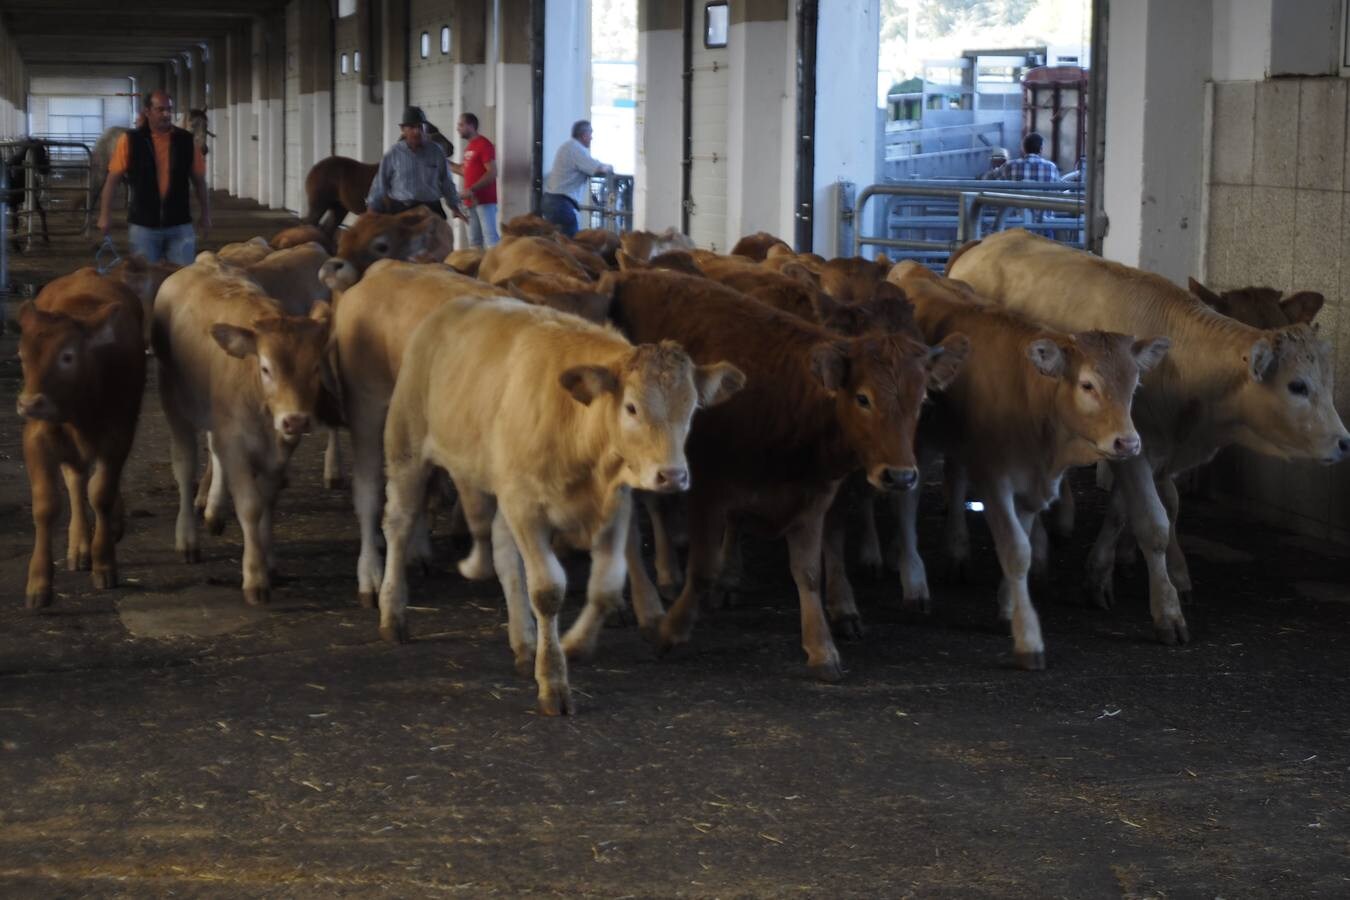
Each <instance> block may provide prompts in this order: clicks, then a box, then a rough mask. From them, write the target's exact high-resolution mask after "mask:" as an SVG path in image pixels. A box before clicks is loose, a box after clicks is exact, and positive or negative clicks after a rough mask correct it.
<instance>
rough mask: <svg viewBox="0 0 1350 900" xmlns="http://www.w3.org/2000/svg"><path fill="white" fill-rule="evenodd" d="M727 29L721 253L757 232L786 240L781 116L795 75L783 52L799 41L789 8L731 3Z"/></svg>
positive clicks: (788, 200) (764, 1) (788, 201)
mask: <svg viewBox="0 0 1350 900" xmlns="http://www.w3.org/2000/svg"><path fill="white" fill-rule="evenodd" d="M730 22H731V27H730V29H729V30H728V33H727V50H728V52H729V54H730V68H731V71H730V84H729V94H728V96H727V238H726V241H727V242H726V244H725V246H727V247H732V246H734V245H735V243H736V241H737V240H738V239H739V238H740V237H741V236H742V235H746V234H751V233H753V232H756V231H769V232H774V233H777V234H779V235H784V234H788V235H789V237H788V239H789V240H790V239H791V238H790V231H791V222H792V205H793V197H792V194H791V193H788V194H786V195H784V194H783V193H782V180H781V178H780V174H781V171H782V169H783V167H784V166H785V165H786V166H787V167H788V168H791V167H792V159H793V157H792V156H788V157H786V158H784V156H783V149H784V147H783V123H784V118H785V116H786V115H787V113H788V112H789V111H788V110H785V109H784V107H785V105H786V104H785V100H786V94H785V89H786V87H787V82H788V78H789V77H792V78H794V79H795V74H796V73H795V72H793V73H791V76H790V75H789V71H788V68H787V54H786V53H785V51H784V47H785V46H787V45H789V44H795V42H796V34H795V33H794V32H791V31H790V30H789V28H788V2H787V0H757V2H750V0H746V2H741V3H734V4H732V6H731V15H730ZM875 80H876V79H875V76H874V77H873V81H874V82H875ZM785 215H786V219H787V224H788V227H787V229H786V230H785V229H784V216H785Z"/></svg>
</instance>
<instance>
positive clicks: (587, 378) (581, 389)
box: [558, 366, 619, 406]
mask: <svg viewBox="0 0 1350 900" xmlns="http://www.w3.org/2000/svg"><path fill="white" fill-rule="evenodd" d="M558 383H559V384H561V385H562V386H563V390H565V391H567V392H568V393H569V394H571V395H572V398H573V399H574V400H576V401H577V402H578V403H580V404H581V405H583V406H590V404H591V401H592V400H594V399H595V398H597V397H599V396H601V395H603V394H605V393H614V394H617V393H618V392H619V378H618V376H617V375H615V374H614V373H613V372H612V371H610V370H609V369H607V368H605V367H604V366H573V367H572V368H570V369H568V370H567V371H566V372H563V373H562V375H560V376H558Z"/></svg>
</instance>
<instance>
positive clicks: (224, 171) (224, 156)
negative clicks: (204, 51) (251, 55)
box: [206, 38, 234, 189]
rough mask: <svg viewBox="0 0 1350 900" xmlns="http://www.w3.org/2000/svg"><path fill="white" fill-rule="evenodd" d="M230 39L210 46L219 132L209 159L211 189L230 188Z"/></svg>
mask: <svg viewBox="0 0 1350 900" xmlns="http://www.w3.org/2000/svg"><path fill="white" fill-rule="evenodd" d="M229 50H230V48H229V41H228V39H226V38H216V39H215V40H213V41H212V42H211V46H210V51H209V55H210V64H211V130H212V131H214V132H215V133H216V137H215V140H213V141H212V142H211V155H210V156H208V157H207V159H206V165H207V169H208V170H209V173H210V180H211V187H213V188H217V189H220V188H228V187H229V184H230V160H231V159H232V158H233V154H232V153H231V149H232V148H231V142H232V140H233V138H234V125H233V122H232V119H231V116H230V64H229V60H230V52H229Z"/></svg>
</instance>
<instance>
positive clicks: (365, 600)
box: [356, 591, 380, 609]
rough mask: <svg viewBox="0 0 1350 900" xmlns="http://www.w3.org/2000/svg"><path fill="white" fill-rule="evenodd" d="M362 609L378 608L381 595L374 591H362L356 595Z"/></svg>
mask: <svg viewBox="0 0 1350 900" xmlns="http://www.w3.org/2000/svg"><path fill="white" fill-rule="evenodd" d="M356 599H357V602H359V603H360V604H361V608H362V609H376V608H378V607H379V605H380V595H379V594H377V593H375V592H374V591H361V592H359V593H358V594H357V595H356Z"/></svg>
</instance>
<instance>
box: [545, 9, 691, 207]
mask: <svg viewBox="0 0 1350 900" xmlns="http://www.w3.org/2000/svg"><path fill="white" fill-rule="evenodd" d="M683 71H684V12H683V10H682V9H681V5H680V4H678V3H667V2H665V0H641V2H640V3H639V4H638V76H637V78H638V83H637V116H636V127H635V129H634V130H635V132H636V138H637V165H636V166H635V168H636V169H637V171H636V172H635V173H634V175H633V192H634V197H633V214H634V215H633V227H634V228H638V229H647V230H649V231H661V230H663V229H665V228H668V227H671V226H674V227H675V228H679V227H680V220H681V216H680V211H681V210H680V204H681V202H682V201H683V197H682V196H681V186H682V184H683V182H682V178H683V168H682V161H681V158H682V156H683V154H684V121H683V116H682V115H681V114H680V110H682V109H683V108H684V79H683ZM550 162H551V160H549V159H547V158H546V159H545V161H544V165H545V166H547V165H548V164H549V163H550Z"/></svg>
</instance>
